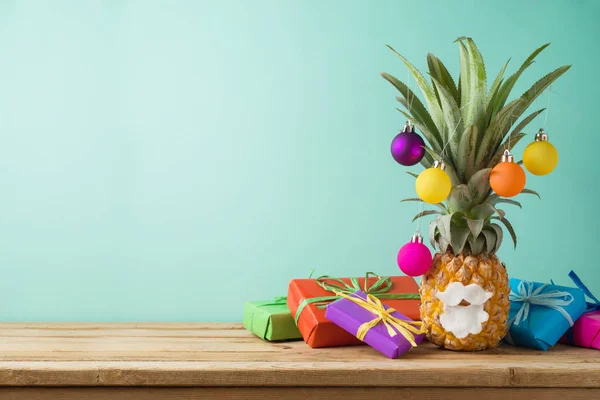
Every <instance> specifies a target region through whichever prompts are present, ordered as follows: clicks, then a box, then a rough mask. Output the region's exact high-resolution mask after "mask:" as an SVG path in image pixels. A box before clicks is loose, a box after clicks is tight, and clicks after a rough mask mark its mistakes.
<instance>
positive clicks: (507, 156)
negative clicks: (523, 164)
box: [502, 149, 515, 162]
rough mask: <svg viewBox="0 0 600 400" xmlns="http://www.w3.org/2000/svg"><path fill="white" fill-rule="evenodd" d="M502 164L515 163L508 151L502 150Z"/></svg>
mask: <svg viewBox="0 0 600 400" xmlns="http://www.w3.org/2000/svg"><path fill="white" fill-rule="evenodd" d="M502 162H515V157H513V155H512V154H511V153H510V150H508V149H506V150H504V154H502Z"/></svg>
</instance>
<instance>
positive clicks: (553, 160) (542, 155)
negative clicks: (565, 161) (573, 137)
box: [523, 129, 558, 176]
mask: <svg viewBox="0 0 600 400" xmlns="http://www.w3.org/2000/svg"><path fill="white" fill-rule="evenodd" d="M556 164H558V152H557V151H556V148H555V147H554V146H553V145H552V143H550V142H549V141H548V134H547V133H546V132H544V130H543V129H540V131H539V132H538V133H537V134H536V135H535V142H533V143H530V144H529V145H528V146H527V147H525V151H524V152H523V165H525V168H527V171H529V172H531V173H532V174H534V175H539V176H541V175H547V174H549V173H550V172H552V171H553V170H554V168H556Z"/></svg>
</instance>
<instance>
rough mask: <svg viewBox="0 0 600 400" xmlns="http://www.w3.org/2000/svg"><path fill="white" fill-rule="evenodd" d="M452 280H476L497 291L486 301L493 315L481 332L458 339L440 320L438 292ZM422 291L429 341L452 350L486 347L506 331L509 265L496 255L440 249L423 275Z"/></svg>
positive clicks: (440, 311)
mask: <svg viewBox="0 0 600 400" xmlns="http://www.w3.org/2000/svg"><path fill="white" fill-rule="evenodd" d="M452 282H461V283H462V284H463V285H465V286H466V285H469V284H471V283H475V284H477V285H479V286H481V287H482V288H483V289H484V290H486V291H489V292H492V293H493V294H494V295H493V296H492V297H491V298H490V299H489V300H488V301H487V302H486V303H485V305H484V310H485V311H486V312H487V313H488V314H489V318H488V320H487V321H486V322H484V323H483V328H482V330H481V332H480V333H478V334H475V335H474V334H469V335H468V336H467V337H465V338H462V339H458V338H456V337H455V336H454V335H453V334H452V333H451V332H448V331H446V330H445V329H444V328H443V327H442V325H441V324H440V315H441V314H442V313H443V303H442V301H441V300H439V299H438V298H437V297H436V294H437V293H438V292H443V291H445V290H446V288H447V287H448V284H450V283H452ZM420 294H421V308H420V309H421V319H422V321H423V323H424V324H425V326H426V328H427V337H428V339H429V341H430V342H432V343H434V344H435V345H437V346H440V347H443V348H446V349H450V350H462V351H475V350H484V349H487V348H494V347H496V346H498V344H499V343H500V341H501V340H502V338H504V336H505V335H506V332H507V330H508V326H507V321H508V313H509V309H510V301H509V294H510V288H509V285H508V275H507V273H506V268H505V267H504V266H503V265H502V264H501V263H500V260H499V259H498V257H497V256H496V255H491V254H485V253H483V254H479V255H477V256H472V255H466V254H462V253H461V254H459V255H458V256H455V255H454V254H452V252H447V253H437V254H436V255H435V256H434V258H433V262H432V266H431V268H430V269H429V271H428V272H427V273H426V274H425V275H423V277H422V279H421V288H420Z"/></svg>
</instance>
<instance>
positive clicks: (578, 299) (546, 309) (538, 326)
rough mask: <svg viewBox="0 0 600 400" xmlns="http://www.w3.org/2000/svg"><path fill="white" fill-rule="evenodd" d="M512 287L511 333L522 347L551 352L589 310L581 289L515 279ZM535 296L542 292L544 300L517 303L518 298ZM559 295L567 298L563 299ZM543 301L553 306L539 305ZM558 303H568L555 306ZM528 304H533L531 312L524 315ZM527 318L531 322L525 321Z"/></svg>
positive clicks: (530, 305) (512, 279)
mask: <svg viewBox="0 0 600 400" xmlns="http://www.w3.org/2000/svg"><path fill="white" fill-rule="evenodd" d="M542 286H543V288H542ZM510 287H511V302H510V315H509V321H510V323H511V325H510V332H509V333H510V339H512V341H514V342H515V344H518V345H523V346H527V347H532V348H536V349H540V350H547V349H548V348H550V347H552V346H554V345H555V344H556V343H557V342H558V340H559V339H560V338H561V337H562V336H563V335H564V334H565V332H566V331H567V330H568V329H569V328H570V327H571V326H572V323H574V322H575V321H576V320H577V319H578V318H579V317H580V316H581V315H582V314H583V313H584V311H585V308H586V303H585V296H584V293H583V291H582V290H581V289H577V288H571V287H566V286H558V285H550V284H544V283H541V282H529V281H524V280H521V279H515V278H511V279H510ZM538 289H539V290H538ZM534 292H539V293H538V295H543V296H541V297H538V298H537V300H536V299H530V300H529V301H515V300H514V298H515V297H516V296H515V295H519V296H520V295H527V294H531V293H534ZM559 292H562V293H563V294H564V295H563V296H559V295H558V293H559ZM549 294H550V296H549ZM554 295H556V296H554ZM540 299H541V302H547V300H550V302H549V303H548V304H547V305H544V304H535V303H537V302H540ZM555 300H565V302H564V303H561V305H560V306H556V305H553V304H552V302H553V301H555ZM569 300H570V301H569ZM525 303H528V304H529V310H528V312H525V311H526V310H523V311H522V308H524V307H525V308H527V306H526V305H525ZM558 308H561V309H562V310H564V312H565V313H566V314H567V315H563V313H562V312H561V311H560V310H559V309H558ZM519 312H521V318H522V320H521V321H518V314H519ZM525 315H526V317H527V318H524V316H525ZM567 316H568V317H567Z"/></svg>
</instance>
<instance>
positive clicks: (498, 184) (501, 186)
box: [490, 150, 526, 197]
mask: <svg viewBox="0 0 600 400" xmlns="http://www.w3.org/2000/svg"><path fill="white" fill-rule="evenodd" d="M525 181H526V178H525V171H523V168H521V166H520V165H519V164H517V163H516V162H515V160H514V157H513V155H512V154H510V151H508V150H505V151H504V155H502V161H501V162H499V163H498V165H496V166H495V167H494V169H492V172H491V173H490V186H491V187H492V190H493V191H494V192H496V194H498V195H499V196H503V197H513V196H516V195H518V194H519V193H521V191H522V190H523V188H524V187H525Z"/></svg>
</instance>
